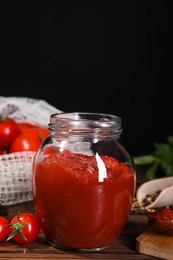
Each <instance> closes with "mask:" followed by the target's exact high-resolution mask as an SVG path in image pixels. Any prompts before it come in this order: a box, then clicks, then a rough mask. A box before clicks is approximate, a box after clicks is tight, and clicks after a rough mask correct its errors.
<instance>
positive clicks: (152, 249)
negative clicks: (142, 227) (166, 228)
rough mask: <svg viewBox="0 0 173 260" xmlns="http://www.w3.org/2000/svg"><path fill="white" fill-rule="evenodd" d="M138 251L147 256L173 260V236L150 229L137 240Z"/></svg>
mask: <svg viewBox="0 0 173 260" xmlns="http://www.w3.org/2000/svg"><path fill="white" fill-rule="evenodd" d="M136 250H137V251H138V252H139V253H141V254H145V255H150V256H155V257H158V258H161V259H168V260H173V236H167V235H162V234H159V233H157V232H156V231H154V230H153V229H151V228H150V229H148V230H146V231H145V232H144V233H142V234H141V235H140V236H138V237H137V238H136Z"/></svg>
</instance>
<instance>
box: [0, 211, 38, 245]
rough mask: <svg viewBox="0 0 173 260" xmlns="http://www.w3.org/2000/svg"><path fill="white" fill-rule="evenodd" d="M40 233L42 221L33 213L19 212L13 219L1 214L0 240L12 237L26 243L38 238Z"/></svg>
mask: <svg viewBox="0 0 173 260" xmlns="http://www.w3.org/2000/svg"><path fill="white" fill-rule="evenodd" d="M39 233H40V223H39V221H38V219H37V217H36V216H35V215H33V214H31V213H28V212H26V213H21V214H20V213H18V214H17V215H16V216H15V217H13V219H12V220H11V221H8V220H7V219H6V218H5V217H2V216H0V242H4V241H8V240H10V239H12V240H14V241H15V242H16V243H18V244H22V245H26V244H29V243H31V242H33V241H34V240H36V238H37V237H38V235H39Z"/></svg>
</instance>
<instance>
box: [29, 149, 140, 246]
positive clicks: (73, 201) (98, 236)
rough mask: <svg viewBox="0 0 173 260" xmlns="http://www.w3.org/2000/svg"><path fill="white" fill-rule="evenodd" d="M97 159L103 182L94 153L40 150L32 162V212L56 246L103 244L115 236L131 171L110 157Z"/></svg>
mask: <svg viewBox="0 0 173 260" xmlns="http://www.w3.org/2000/svg"><path fill="white" fill-rule="evenodd" d="M43 154H44V156H43ZM100 157H101V159H102V161H103V162H104V164H105V166H106V170H107V177H106V178H105V179H104V181H103V182H99V181H98V166H97V161H96V158H95V156H88V155H82V154H73V153H70V152H68V151H63V152H54V151H53V150H50V151H49V152H48V151H46V150H45V151H44V150H43V152H42V154H41V156H40V157H39V158H38V160H37V162H35V165H34V175H33V178H34V181H33V195H34V200H35V205H36V211H37V214H38V217H39V220H40V222H41V226H42V228H43V231H44V232H45V235H46V237H47V239H48V241H50V242H51V243H52V244H54V245H55V246H58V247H59V246H60V247H65V248H74V249H75V248H76V249H82V248H83V249H87V248H88V249H92V248H102V247H106V246H110V245H111V244H112V242H113V241H114V240H115V239H116V238H117V237H118V236H119V235H120V232H121V231H122V229H123V227H124V225H125V223H126V221H127V217H128V214H129V211H130V209H131V205H132V201H133V195H134V187H135V179H134V173H133V172H132V171H131V169H130V168H129V167H128V166H127V165H125V164H123V163H120V162H119V161H118V160H116V159H115V158H113V157H109V156H100Z"/></svg>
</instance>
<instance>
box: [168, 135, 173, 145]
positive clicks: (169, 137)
mask: <svg viewBox="0 0 173 260" xmlns="http://www.w3.org/2000/svg"><path fill="white" fill-rule="evenodd" d="M167 141H168V144H169V145H170V146H171V147H172V148H173V136H168V138H167Z"/></svg>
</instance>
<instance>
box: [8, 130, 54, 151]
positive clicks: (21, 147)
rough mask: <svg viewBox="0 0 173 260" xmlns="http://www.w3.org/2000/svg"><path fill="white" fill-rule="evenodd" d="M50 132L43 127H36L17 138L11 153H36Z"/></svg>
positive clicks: (11, 147) (12, 145)
mask: <svg viewBox="0 0 173 260" xmlns="http://www.w3.org/2000/svg"><path fill="white" fill-rule="evenodd" d="M49 133H50V131H49V130H48V129H47V128H43V127H34V128H31V129H30V130H28V131H26V132H25V133H22V134H20V135H18V136H17V137H16V139H15V140H14V141H13V143H12V144H11V146H10V149H9V152H10V153H14V152H22V151H33V152H36V151H37V150H38V149H39V148H40V146H41V144H42V143H43V141H44V140H45V138H46V137H47V136H48V135H49Z"/></svg>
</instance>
